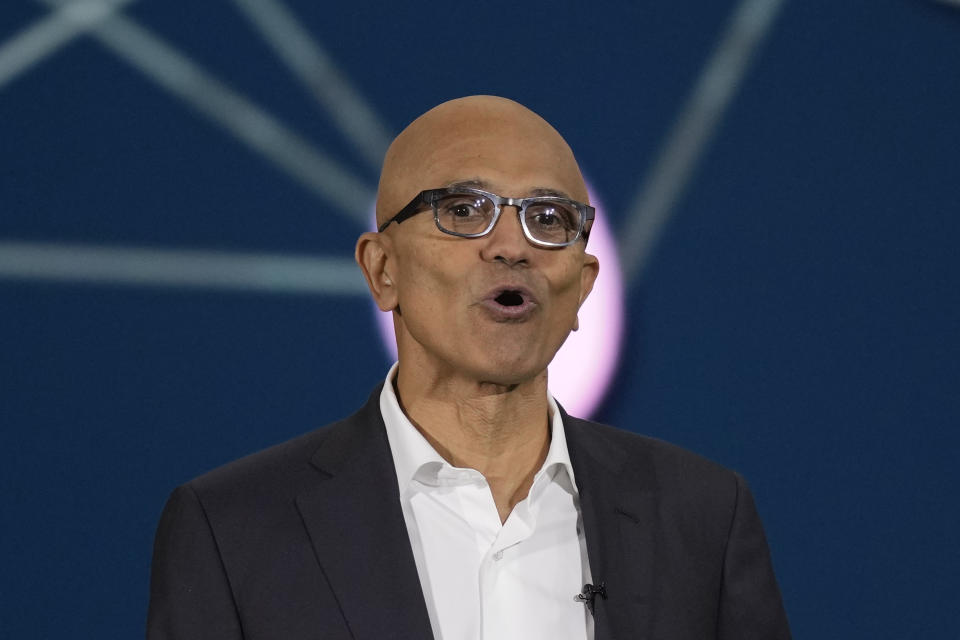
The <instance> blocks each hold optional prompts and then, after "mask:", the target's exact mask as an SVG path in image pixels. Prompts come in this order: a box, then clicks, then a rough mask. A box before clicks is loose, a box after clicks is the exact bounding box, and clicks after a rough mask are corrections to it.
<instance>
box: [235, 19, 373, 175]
mask: <svg viewBox="0 0 960 640" xmlns="http://www.w3.org/2000/svg"><path fill="white" fill-rule="evenodd" d="M233 2H234V4H235V5H237V8H239V9H240V11H241V12H242V13H243V14H244V15H246V17H247V19H248V20H249V21H250V22H251V23H252V24H253V26H254V27H255V28H256V29H257V30H258V31H259V32H260V34H261V35H262V36H263V37H264V39H265V40H266V41H267V43H268V44H269V45H270V46H271V47H273V50H274V51H275V52H276V53H277V55H278V56H279V57H280V58H281V59H282V60H283V61H284V62H286V64H287V66H288V67H289V68H290V70H291V71H292V72H293V74H294V76H296V78H297V79H298V80H299V81H300V82H301V83H302V84H303V85H304V86H305V87H306V88H307V90H309V91H310V93H312V94H313V96H314V97H315V98H316V99H317V101H318V102H319V103H320V105H321V106H323V108H324V109H325V110H326V112H327V115H328V116H329V117H330V118H331V120H332V121H333V123H334V124H335V125H336V126H337V127H338V128H339V129H340V131H341V132H342V133H343V134H344V136H345V137H346V138H347V140H348V141H349V142H350V143H351V144H352V145H353V146H354V147H355V148H356V149H357V151H359V153H360V154H361V155H362V156H363V158H364V159H365V160H366V161H367V162H368V163H369V165H370V166H371V167H372V168H373V169H375V170H379V169H380V164H381V163H382V162H383V155H384V153H386V150H387V146H388V145H389V144H390V139H391V137H392V136H391V135H390V133H389V131H388V130H387V127H386V126H385V125H384V124H383V121H382V120H381V119H380V118H379V117H378V116H377V114H376V113H375V112H374V111H373V109H372V108H371V107H370V106H369V104H368V103H367V102H365V101H364V99H363V97H362V96H361V95H360V93H359V92H358V91H357V90H356V89H355V88H354V87H352V86H351V85H350V82H349V81H348V79H347V78H346V77H345V76H344V74H343V73H341V72H340V70H339V69H338V68H337V65H336V64H335V63H334V61H333V59H332V58H331V57H330V55H329V54H327V52H326V51H324V50H323V48H322V47H321V46H320V44H319V43H318V42H317V41H316V39H315V38H312V37H311V35H310V33H309V32H308V31H307V30H306V29H305V28H304V27H303V25H302V24H301V23H300V22H298V21H297V19H296V17H295V16H294V15H293V13H291V12H290V10H289V9H288V8H287V7H286V6H285V5H284V4H283V2H281V1H280V0H233Z"/></svg>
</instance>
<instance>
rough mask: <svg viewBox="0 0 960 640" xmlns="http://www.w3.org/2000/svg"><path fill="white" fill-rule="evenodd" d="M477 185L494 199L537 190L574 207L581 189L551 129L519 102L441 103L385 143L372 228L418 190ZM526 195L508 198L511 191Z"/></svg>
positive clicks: (577, 171)
mask: <svg viewBox="0 0 960 640" xmlns="http://www.w3.org/2000/svg"><path fill="white" fill-rule="evenodd" d="M463 181H477V182H481V183H483V184H485V185H487V186H489V188H490V189H491V190H493V191H497V190H498V189H504V188H506V189H507V190H508V191H511V192H501V191H498V193H499V194H500V195H503V196H508V197H521V196H524V195H527V192H529V191H532V190H536V189H551V190H556V191H561V192H564V193H566V194H567V195H568V196H569V197H571V198H573V199H575V200H579V201H581V202H586V201H587V190H586V186H585V185H584V182H583V177H582V176H581V174H580V169H579V167H578V166H577V162H576V160H575V159H574V157H573V152H572V151H571V150H570V147H569V146H568V145H567V143H566V141H564V139H563V137H561V136H560V134H559V133H557V131H556V129H554V128H553V127H552V126H550V124H549V123H548V122H547V121H546V120H544V119H543V118H541V117H540V116H538V115H537V114H536V113H534V112H533V111H531V110H529V109H527V108H526V107H524V106H523V105H521V104H518V103H516V102H514V101H512V100H508V99H506V98H499V97H496V96H470V97H467V98H459V99H457V100H451V101H449V102H444V103H443V104H441V105H439V106H437V107H434V108H433V109H431V110H430V111H427V112H426V113H425V114H423V115H422V116H420V117H419V118H417V119H416V120H414V121H413V122H412V123H411V124H410V126H408V127H407V128H406V129H404V130H403V132H401V133H400V135H399V136H397V138H396V139H395V140H394V141H393V144H391V145H390V148H389V149H388V150H387V155H386V158H385V159H384V163H383V170H382V172H381V174H380V187H379V191H378V194H377V223H378V224H382V223H383V222H384V221H385V220H387V219H389V218H390V217H391V216H393V215H394V214H395V213H396V212H397V211H398V210H399V209H400V208H401V207H403V206H404V205H406V204H407V202H409V201H410V199H412V198H413V197H414V196H416V195H417V193H419V192H420V191H422V190H424V189H435V188H439V187H444V186H447V185H448V184H451V183H454V182H463ZM517 190H520V191H525V192H523V193H521V192H512V191H517Z"/></svg>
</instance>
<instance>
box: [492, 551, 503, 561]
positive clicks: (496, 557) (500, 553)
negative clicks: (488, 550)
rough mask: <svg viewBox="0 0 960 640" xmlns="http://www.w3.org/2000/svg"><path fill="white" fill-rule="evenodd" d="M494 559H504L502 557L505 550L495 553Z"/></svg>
mask: <svg viewBox="0 0 960 640" xmlns="http://www.w3.org/2000/svg"><path fill="white" fill-rule="evenodd" d="M493 559H494V560H502V559H503V551H497V552H496V553H495V554H493Z"/></svg>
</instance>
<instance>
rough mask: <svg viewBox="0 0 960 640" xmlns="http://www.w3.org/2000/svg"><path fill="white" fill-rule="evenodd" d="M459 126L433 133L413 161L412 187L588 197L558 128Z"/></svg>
mask: <svg viewBox="0 0 960 640" xmlns="http://www.w3.org/2000/svg"><path fill="white" fill-rule="evenodd" d="M538 133H540V132H537V131H529V130H516V129H515V130H510V129H508V128H505V127H501V128H496V129H488V130H469V129H467V130H455V131H452V132H449V133H446V134H444V135H436V136H432V137H431V138H430V139H428V140H427V141H426V142H427V145H426V146H425V148H424V149H423V153H422V155H421V158H420V162H419V163H417V164H416V165H414V167H411V168H413V169H414V170H413V171H411V172H410V179H411V180H412V181H414V182H415V183H416V184H411V185H409V186H410V187H412V188H413V189H415V190H417V191H419V190H421V189H430V188H434V187H443V186H448V185H451V184H473V185H474V186H477V187H478V188H482V189H486V190H489V191H494V192H496V193H498V194H500V195H505V196H513V197H518V196H532V195H542V194H546V193H557V194H559V193H562V194H566V195H567V196H568V197H572V198H577V199H585V198H586V190H585V188H584V187H583V179H582V177H581V176H580V170H579V168H578V167H577V164H576V161H575V160H574V159H573V154H572V153H570V150H569V148H568V147H567V146H566V143H564V142H563V140H562V139H561V138H559V136H558V135H556V133H555V132H552V131H551V133H553V136H550V135H537V134H538Z"/></svg>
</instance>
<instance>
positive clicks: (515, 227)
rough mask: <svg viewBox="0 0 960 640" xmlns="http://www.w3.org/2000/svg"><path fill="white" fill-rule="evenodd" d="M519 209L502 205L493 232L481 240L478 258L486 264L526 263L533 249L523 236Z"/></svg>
mask: <svg viewBox="0 0 960 640" xmlns="http://www.w3.org/2000/svg"><path fill="white" fill-rule="evenodd" d="M518 213H519V209H518V208H517V207H516V206H514V205H507V204H505V205H503V210H502V211H501V212H500V218H499V219H498V220H497V224H496V225H494V227H493V230H492V231H490V233H489V234H488V235H487V236H486V237H485V238H482V240H483V241H484V242H483V245H482V246H481V249H480V257H481V258H483V259H484V260H486V261H488V262H503V263H505V264H507V265H510V266H512V265H515V264H519V263H524V264H525V263H526V262H527V261H528V259H529V257H530V251H531V250H532V249H533V247H532V246H531V245H530V243H529V242H528V241H527V238H526V236H525V235H524V234H523V227H522V226H521V224H520V216H519V215H518Z"/></svg>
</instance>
